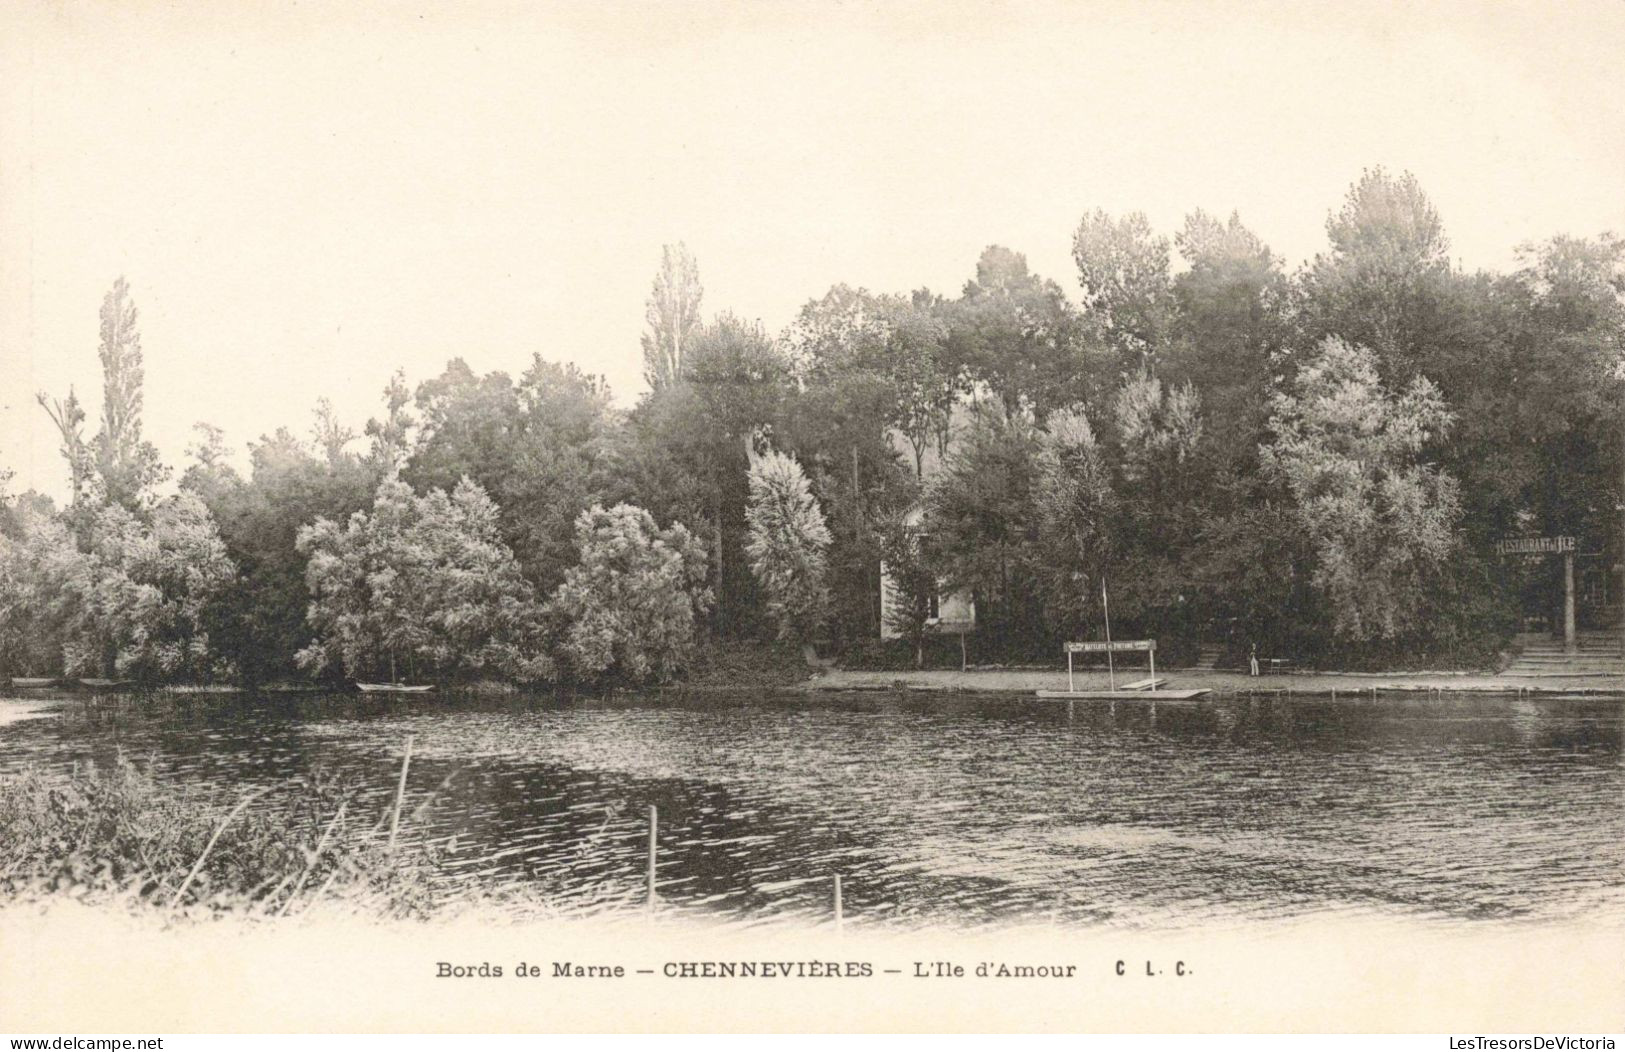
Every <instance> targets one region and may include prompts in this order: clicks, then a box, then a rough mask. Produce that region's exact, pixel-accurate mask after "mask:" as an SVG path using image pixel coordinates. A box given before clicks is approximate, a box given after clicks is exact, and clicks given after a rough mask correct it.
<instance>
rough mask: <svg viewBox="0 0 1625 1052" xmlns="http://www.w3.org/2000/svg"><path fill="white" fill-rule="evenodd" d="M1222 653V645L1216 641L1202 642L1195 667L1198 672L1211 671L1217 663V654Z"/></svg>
mask: <svg viewBox="0 0 1625 1052" xmlns="http://www.w3.org/2000/svg"><path fill="white" fill-rule="evenodd" d="M1223 653H1224V647H1222V646H1220V645H1219V644H1218V643H1203V644H1202V648H1201V650H1200V651H1198V653H1197V658H1196V668H1197V671H1199V672H1212V671H1213V670H1214V669H1215V668H1216V667H1218V664H1219V655H1220V654H1223Z"/></svg>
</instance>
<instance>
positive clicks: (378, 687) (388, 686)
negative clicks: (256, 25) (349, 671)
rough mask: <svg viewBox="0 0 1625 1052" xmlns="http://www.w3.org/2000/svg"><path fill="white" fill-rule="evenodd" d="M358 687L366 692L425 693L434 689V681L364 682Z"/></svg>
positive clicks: (357, 687) (357, 685)
mask: <svg viewBox="0 0 1625 1052" xmlns="http://www.w3.org/2000/svg"><path fill="white" fill-rule="evenodd" d="M356 689H357V690H360V691H361V692H362V693H365V694H424V693H427V692H429V691H431V690H433V689H434V684H433V683H362V682H359V681H357V683H356Z"/></svg>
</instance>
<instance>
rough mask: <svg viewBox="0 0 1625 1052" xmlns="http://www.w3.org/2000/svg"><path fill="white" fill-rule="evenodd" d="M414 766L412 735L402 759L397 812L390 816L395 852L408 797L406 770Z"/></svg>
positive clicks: (408, 739)
mask: <svg viewBox="0 0 1625 1052" xmlns="http://www.w3.org/2000/svg"><path fill="white" fill-rule="evenodd" d="M410 766H412V735H410V734H408V735H407V736H406V755H405V756H403V757H401V780H400V782H399V783H398V784H397V785H396V786H395V810H394V812H393V813H392V814H391V815H390V816H389V849H390V850H391V851H394V850H395V834H396V833H398V832H399V831H400V828H401V801H402V800H403V799H404V798H405V797H406V770H407V768H408V767H410Z"/></svg>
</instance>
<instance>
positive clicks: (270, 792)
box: [0, 757, 636, 920]
mask: <svg viewBox="0 0 1625 1052" xmlns="http://www.w3.org/2000/svg"><path fill="white" fill-rule="evenodd" d="M357 788H358V787H355V786H349V785H345V784H344V783H343V782H342V781H340V780H337V779H333V778H327V777H324V776H321V775H315V776H312V777H310V778H307V779H301V780H298V781H289V782H284V783H278V784H272V785H268V786H264V787H261V788H258V789H250V788H244V789H243V790H242V791H241V792H239V793H238V794H236V795H235V796H233V797H231V798H217V797H210V796H208V795H205V794H204V793H201V792H199V791H197V790H195V789H193V788H190V787H183V786H176V785H174V784H172V783H169V782H166V781H165V780H163V779H162V778H161V777H156V778H155V777H154V776H153V775H152V774H151V772H150V771H148V770H143V769H142V768H141V767H140V766H139V765H137V764H135V763H132V762H130V761H129V760H127V759H124V758H122V757H121V758H120V760H119V762H118V763H116V764H114V765H112V766H111V767H103V768H100V769H84V770H76V771H74V772H73V773H72V774H67V775H61V774H55V775H53V774H45V773H42V772H38V771H29V772H24V773H22V774H19V775H14V776H9V777H6V778H0V897H3V898H5V899H8V900H10V901H12V902H27V901H46V900H60V899H74V900H79V901H83V902H91V903H101V904H108V905H113V906H118V907H124V908H128V909H131V910H133V911H136V912H159V913H162V914H165V915H167V916H171V917H191V918H205V917H222V916H239V917H286V916H290V915H299V914H302V913H306V912H308V911H310V910H312V909H313V908H317V907H320V908H321V909H322V910H323V912H324V913H331V912H333V911H335V910H336V911H339V912H345V913H353V914H355V915H357V916H360V917H365V918H371V919H401V920H421V919H429V918H433V917H444V916H450V915H455V914H459V913H463V912H466V911H469V910H480V911H487V912H490V911H496V912H502V913H505V914H507V915H509V916H511V917H513V918H515V919H526V918H552V917H559V916H567V915H591V914H595V913H598V912H602V911H604V910H606V909H612V908H616V907H617V906H618V905H623V904H624V903H623V902H622V900H625V902H631V901H632V900H633V899H634V898H635V897H636V889H631V888H622V889H605V890H604V891H603V892H602V894H601V895H600V896H598V897H597V898H595V899H594V900H593V901H591V902H585V901H572V902H571V903H570V904H569V905H568V906H567V907H561V906H560V905H559V903H558V900H556V899H555V898H553V897H550V896H549V894H548V888H547V886H546V885H545V883H543V884H537V883H534V882H526V883H517V882H516V883H510V884H507V885H500V884H499V885H482V886H480V887H477V888H474V887H469V886H467V885H466V884H465V883H457V884H453V882H451V881H447V880H442V879H438V878H439V877H440V876H441V875H442V874H443V870H442V869H441V866H440V859H439V857H438V854H437V851H436V849H435V848H434V847H433V846H432V845H431V844H428V843H425V842H423V841H421V840H418V839H415V838H414V837H412V836H411V835H410V834H411V832H412V829H413V827H414V825H415V824H416V823H417V822H418V821H419V820H420V819H421V818H422V817H423V815H424V814H425V813H426V812H427V811H428V809H429V808H431V807H432V806H434V803H435V799H436V796H437V795H438V790H436V791H434V792H431V793H427V794H422V793H418V794H408V795H407V796H397V797H396V799H395V802H394V804H393V806H386V807H384V808H383V809H382V810H381V811H380V810H379V809H378V808H377V806H376V805H374V806H373V807H372V808H371V810H369V809H368V808H367V807H366V806H364V805H363V804H362V803H361V801H360V796H359V793H358V792H357ZM442 788H443V786H442Z"/></svg>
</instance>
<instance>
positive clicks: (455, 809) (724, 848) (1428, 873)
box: [0, 693, 1625, 929]
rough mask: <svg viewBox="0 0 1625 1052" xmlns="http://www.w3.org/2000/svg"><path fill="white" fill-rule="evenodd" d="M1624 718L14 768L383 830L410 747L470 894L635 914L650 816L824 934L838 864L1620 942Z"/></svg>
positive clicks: (1122, 916)
mask: <svg viewBox="0 0 1625 1052" xmlns="http://www.w3.org/2000/svg"><path fill="white" fill-rule="evenodd" d="M1622 715H1625V701H1622V700H1621V699H1619V698H1597V697H1591V698H1584V697H1574V698H1549V699H1541V700H1511V699H1506V698H1494V697H1484V696H1460V697H1445V698H1443V699H1440V698H1438V697H1435V698H1433V699H1430V700H1424V699H1422V698H1419V697H1401V698H1379V699H1377V700H1370V699H1366V700H1361V701H1349V700H1346V699H1345V700H1340V701H1338V702H1335V703H1333V702H1330V701H1326V700H1312V699H1304V698H1301V697H1299V698H1293V699H1290V700H1287V699H1273V700H1264V699H1258V700H1249V699H1246V698H1236V699H1224V700H1219V701H1202V702H1167V701H1164V702H1161V703H1158V704H1156V705H1152V704H1151V703H1149V702H1146V701H1142V700H1135V701H1122V702H1117V703H1112V704H1108V703H1100V702H1077V703H1073V704H1072V705H1068V704H1067V703H1066V702H1053V701H1042V702H1040V701H1036V700H1032V699H1029V698H1019V697H978V698H976V699H966V698H950V697H943V696H933V697H922V696H919V695H913V696H895V697H894V696H882V695H872V694H868V695H807V694H800V693H782V694H763V693H756V694H739V695H706V696H703V697H693V696H690V697H688V698H673V697H670V696H668V697H665V698H659V697H652V696H650V697H619V698H614V699H608V700H590V701H589V700H572V701H562V700H556V699H553V698H550V697H538V698H516V699H503V700H489V699H465V698H453V697H450V696H446V697H426V698H421V699H411V700H407V701H401V700H395V699H391V700H388V701H379V700H377V699H376V698H372V697H359V696H355V695H301V696H296V697H289V696H285V695H284V696H266V697H259V696H254V695H237V696H230V697H204V696H196V695H192V696H181V695H162V696H156V697H147V698H145V699H142V698H139V697H136V698H129V699H126V700H124V701H122V702H120V703H119V705H118V706H117V708H116V710H114V709H113V708H112V707H111V706H105V705H104V706H100V707H91V706H87V705H86V704H85V703H84V702H83V701H82V700H72V699H64V700H62V701H61V702H60V705H59V707H58V708H57V709H56V710H55V713H54V714H53V715H50V716H47V717H45V718H39V719H28V720H20V721H17V722H13V723H10V724H9V725H4V726H0V772H11V771H16V770H18V769H21V768H23V767H25V766H35V767H40V768H44V769H47V770H67V769H70V768H71V767H72V766H73V765H74V764H75V763H79V764H83V763H85V762H87V761H94V762H97V763H107V762H111V761H112V760H113V759H114V758H115V756H116V755H117V754H119V753H120V752H122V753H123V754H124V755H126V756H129V757H133V758H135V759H136V760H137V762H138V763H139V764H140V765H141V766H143V767H144V766H146V765H147V764H148V763H150V764H152V766H153V767H154V769H155V771H156V772H157V773H158V774H159V775H160V776H162V777H164V778H166V779H168V780H172V781H181V782H185V783H187V784H189V785H192V786H194V787H196V791H198V792H202V793H208V794H211V795H213V796H215V797H218V799H220V800H221V801H223V802H227V801H231V800H235V799H237V798H238V797H240V796H241V795H242V794H243V793H244V792H245V791H246V790H247V789H248V788H249V787H256V786H262V785H273V784H276V783H278V782H281V781H286V780H287V779H290V778H296V777H301V776H310V775H312V774H313V773H316V772H326V773H327V775H329V776H333V775H342V776H343V777H344V778H345V779H347V780H348V782H349V783H350V784H352V785H354V786H355V787H357V791H358V792H359V793H360V794H361V803H362V805H363V808H364V810H365V811H366V813H369V814H381V813H383V811H384V810H385V809H387V807H388V804H389V801H390V799H391V797H392V795H393V793H394V791H395V781H396V778H397V776H398V773H399V769H400V757H401V754H402V751H403V746H404V744H405V741H406V739H407V737H408V736H411V737H412V739H413V741H414V750H413V760H412V764H411V767H410V777H409V800H408V807H409V808H416V807H418V805H420V804H422V803H423V802H424V801H425V800H428V799H429V797H430V796H431V795H432V796H433V799H432V800H431V801H430V802H429V804H428V806H427V807H426V808H424V809H423V811H422V813H421V814H420V815H418V816H417V818H416V819H415V820H414V821H412V822H411V823H410V827H409V830H408V833H409V835H411V836H414V837H417V838H421V839H423V840H425V841H427V842H428V843H430V844H432V845H433V846H434V848H435V849H436V851H437V853H438V854H439V857H440V858H441V860H442V861H441V867H442V870H441V875H442V878H443V879H444V880H445V881H446V882H448V884H449V886H451V887H453V888H455V887H457V886H472V885H476V884H486V885H492V886H496V885H507V884H513V883H515V882H519V883H534V884H536V885H539V886H541V887H543V888H545V889H546V890H547V891H548V892H550V893H552V894H554V895H556V896H558V897H559V899H560V901H562V902H565V903H569V902H571V901H579V902H582V903H600V904H602V903H610V904H616V903H624V904H628V905H630V904H631V903H634V902H636V901H637V896H639V895H640V894H641V893H642V890H641V889H642V881H643V879H644V877H643V874H644V869H645V866H646V865H647V854H646V852H647V846H648V845H647V838H648V809H649V807H650V806H651V805H653V806H655V807H657V808H658V811H659V816H660V822H659V825H660V828H659V834H658V840H659V859H660V864H659V891H660V895H661V897H662V899H663V900H665V901H667V902H672V903H677V904H682V905H684V906H687V907H690V908H693V909H697V910H705V911H713V912H715V913H718V914H721V915H724V916H726V917H727V918H729V919H731V920H735V921H749V922H755V921H757V920H772V919H781V918H784V917H797V918H799V917H805V918H818V917H827V916H828V914H829V910H830V897H831V896H830V892H831V877H832V876H833V875H834V874H837V873H839V874H840V875H841V876H842V881H843V892H844V900H845V901H844V906H845V911H846V916H847V918H848V920H849V922H852V923H864V924H875V925H888V926H889V925H900V926H926V925H942V924H973V925H985V924H1009V923H1035V922H1036V923H1050V922H1054V923H1060V924H1069V925H1071V924H1078V925H1087V926H1110V927H1129V928H1142V929H1144V928H1155V929H1166V928H1178V927H1183V926H1214V925H1221V926H1222V925H1226V924H1236V925H1244V924H1248V923H1251V922H1253V921H1257V920H1273V919H1281V918H1298V917H1305V916H1312V915H1321V914H1327V913H1336V914H1341V915H1350V914H1353V915H1385V916H1402V917H1405V918H1410V919H1423V920H1436V921H1441V922H1446V923H1460V922H1465V923H1469V924H1486V923H1505V922H1518V923H1527V922H1544V921H1565V922H1573V921H1576V920H1583V921H1587V922H1595V923H1605V924H1610V925H1615V924H1625V758H1622V749H1621V738H1622V734H1621V731H1622ZM448 779H449V780H448ZM274 798H275V796H274V794H273V796H271V797H267V798H266V802H265V803H264V804H263V805H257V806H266V807H273V806H276V805H275V804H274V803H272V802H271V801H272V800H274ZM358 813H359V812H358Z"/></svg>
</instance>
